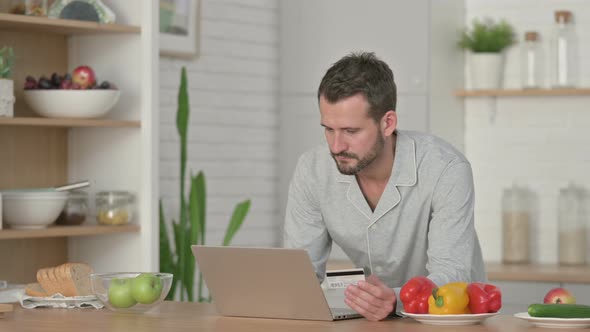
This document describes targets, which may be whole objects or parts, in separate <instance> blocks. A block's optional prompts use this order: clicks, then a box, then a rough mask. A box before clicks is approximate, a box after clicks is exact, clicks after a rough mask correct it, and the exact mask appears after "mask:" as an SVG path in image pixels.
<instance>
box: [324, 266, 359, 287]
mask: <svg viewBox="0 0 590 332" xmlns="http://www.w3.org/2000/svg"><path fill="white" fill-rule="evenodd" d="M361 280H365V271H364V270H363V269H361V268H357V269H345V270H330V271H326V284H327V285H328V288H346V287H348V285H351V284H355V285H356V283H358V282H359V281H361Z"/></svg>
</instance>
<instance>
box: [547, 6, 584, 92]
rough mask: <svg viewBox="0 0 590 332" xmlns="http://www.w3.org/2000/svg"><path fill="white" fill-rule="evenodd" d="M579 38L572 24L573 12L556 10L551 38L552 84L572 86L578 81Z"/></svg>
mask: <svg viewBox="0 0 590 332" xmlns="http://www.w3.org/2000/svg"><path fill="white" fill-rule="evenodd" d="M577 49H578V45H577V38H576V34H575V31H574V28H573V25H572V12H570V11H567V10H558V11H556V12H555V27H554V31H553V36H552V40H551V54H552V56H551V58H552V61H551V62H552V63H551V68H552V75H551V76H552V86H553V87H555V88H572V87H575V86H576V83H577V71H578V66H577V62H578V57H577Z"/></svg>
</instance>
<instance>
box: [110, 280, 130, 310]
mask: <svg viewBox="0 0 590 332" xmlns="http://www.w3.org/2000/svg"><path fill="white" fill-rule="evenodd" d="M132 280H133V279H129V278H125V279H118V278H116V279H113V280H111V284H110V285H109V302H110V303H111V305H112V306H113V307H115V308H129V307H131V306H134V305H135V304H136V303H137V301H136V300H135V299H134V298H133V295H131V281H132Z"/></svg>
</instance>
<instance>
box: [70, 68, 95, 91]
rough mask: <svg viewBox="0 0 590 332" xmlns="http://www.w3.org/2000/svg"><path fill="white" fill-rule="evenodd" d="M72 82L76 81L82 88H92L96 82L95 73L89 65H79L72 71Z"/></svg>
mask: <svg viewBox="0 0 590 332" xmlns="http://www.w3.org/2000/svg"><path fill="white" fill-rule="evenodd" d="M72 83H77V84H78V85H79V86H80V88H82V89H89V88H92V87H93V86H94V85H95V84H96V75H94V70H92V68H90V67H89V66H79V67H77V68H76V69H74V71H73V72H72Z"/></svg>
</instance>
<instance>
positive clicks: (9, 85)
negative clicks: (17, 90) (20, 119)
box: [0, 78, 14, 117]
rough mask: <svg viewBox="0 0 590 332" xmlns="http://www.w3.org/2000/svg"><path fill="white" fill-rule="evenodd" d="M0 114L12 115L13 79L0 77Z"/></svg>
mask: <svg viewBox="0 0 590 332" xmlns="http://www.w3.org/2000/svg"><path fill="white" fill-rule="evenodd" d="M0 116H7V117H13V116H14V81H12V80H9V79H4V78H2V79H0Z"/></svg>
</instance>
